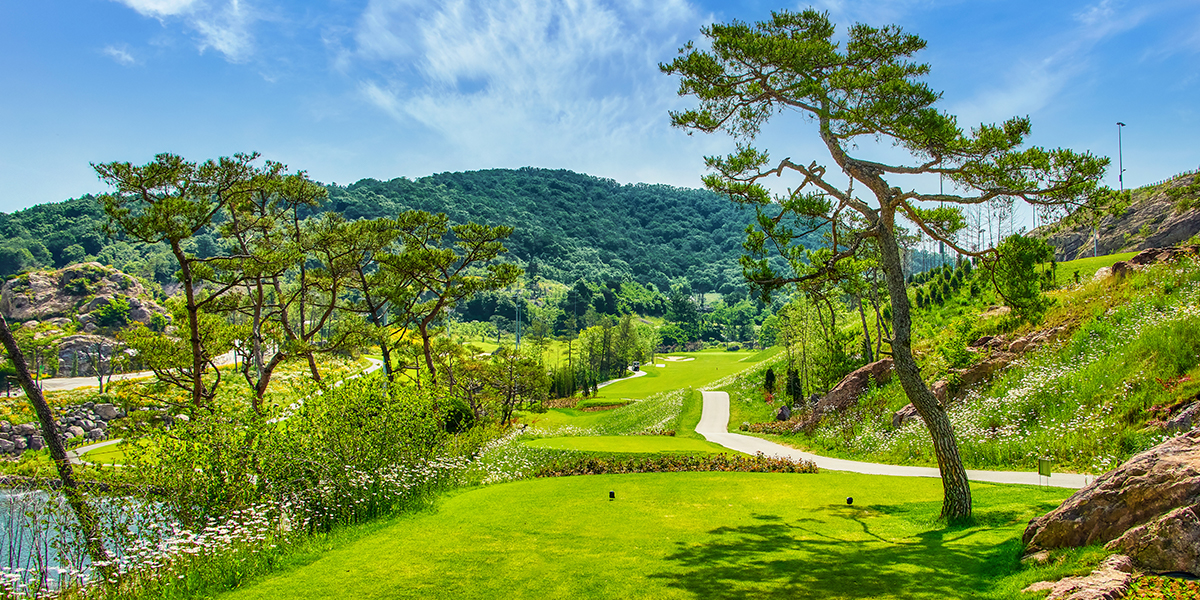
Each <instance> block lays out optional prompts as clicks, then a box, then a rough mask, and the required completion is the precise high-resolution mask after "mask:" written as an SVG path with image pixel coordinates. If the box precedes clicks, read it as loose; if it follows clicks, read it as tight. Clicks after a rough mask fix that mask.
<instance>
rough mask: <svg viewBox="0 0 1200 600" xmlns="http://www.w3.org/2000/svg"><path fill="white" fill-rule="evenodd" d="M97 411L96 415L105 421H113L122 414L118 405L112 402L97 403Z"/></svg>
mask: <svg viewBox="0 0 1200 600" xmlns="http://www.w3.org/2000/svg"><path fill="white" fill-rule="evenodd" d="M95 411H96V416H97V417H100V418H101V419H103V420H105V421H111V420H113V419H116V418H117V417H119V416H121V413H120V411H118V410H117V407H116V406H113V405H112V404H97V405H96V408H95Z"/></svg>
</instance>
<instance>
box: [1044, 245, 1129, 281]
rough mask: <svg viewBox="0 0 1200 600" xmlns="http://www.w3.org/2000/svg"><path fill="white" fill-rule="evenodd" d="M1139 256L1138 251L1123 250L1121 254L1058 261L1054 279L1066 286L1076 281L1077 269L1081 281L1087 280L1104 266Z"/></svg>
mask: <svg viewBox="0 0 1200 600" xmlns="http://www.w3.org/2000/svg"><path fill="white" fill-rule="evenodd" d="M1134 256H1137V252H1122V253H1121V254H1107V255H1105V256H1096V257H1092V258H1080V259H1077V260H1071V261H1067V262H1063V263H1058V271H1057V272H1056V273H1055V276H1054V281H1055V283H1057V284H1058V285H1059V286H1060V287H1066V286H1069V285H1073V284H1074V283H1075V271H1079V279H1080V281H1081V282H1087V281H1090V280H1091V279H1092V277H1093V276H1095V275H1096V271H1099V270H1100V269H1101V268H1103V267H1111V266H1113V265H1114V264H1115V263H1117V262H1119V261H1122V260H1129V259H1131V258H1133V257H1134Z"/></svg>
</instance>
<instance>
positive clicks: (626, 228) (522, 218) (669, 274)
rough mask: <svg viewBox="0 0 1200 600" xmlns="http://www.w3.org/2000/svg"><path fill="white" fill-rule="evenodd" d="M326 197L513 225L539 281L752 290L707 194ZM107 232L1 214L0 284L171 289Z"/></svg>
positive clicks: (728, 217)
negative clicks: (115, 273)
mask: <svg viewBox="0 0 1200 600" xmlns="http://www.w3.org/2000/svg"><path fill="white" fill-rule="evenodd" d="M328 189H329V200H328V201H327V202H326V203H325V204H324V205H323V206H322V207H321V210H333V211H338V212H341V213H343V214H344V215H345V216H346V218H348V219H352V220H353V219H358V218H374V217H380V216H395V215H397V214H399V213H401V212H403V211H405V210H408V209H419V210H425V211H430V212H444V213H446V214H447V215H448V216H449V217H450V220H451V222H454V223H465V222H467V221H468V220H475V221H479V222H486V223H491V224H495V225H511V226H512V227H513V228H514V229H515V230H514V233H513V235H512V237H511V238H510V239H509V241H508V243H507V244H506V245H507V246H508V247H509V250H510V252H509V254H508V255H507V260H511V261H512V262H515V263H517V264H519V265H521V266H522V267H524V268H525V270H526V273H527V275H528V276H529V277H531V278H533V277H537V276H541V277H543V278H545V279H549V280H554V281H561V282H565V283H572V282H575V281H578V280H580V279H584V280H588V281H622V280H624V281H636V282H639V283H641V284H650V283H653V284H654V285H655V286H656V287H657V288H658V289H660V290H667V289H670V285H671V283H673V282H675V281H677V280H679V279H681V278H683V277H686V278H687V279H688V281H689V282H690V284H691V286H692V287H693V289H695V290H696V291H697V292H713V291H715V292H721V293H729V292H731V291H734V290H735V289H740V288H742V287H744V283H743V279H742V275H741V268H740V267H739V266H738V257H739V256H740V255H741V252H742V248H741V243H742V241H743V239H744V237H745V228H746V225H747V224H748V223H750V222H751V221H752V220H753V218H754V213H753V211H752V210H750V209H744V208H741V207H739V206H737V205H735V204H734V203H732V202H730V201H729V200H728V199H726V198H723V197H721V196H718V195H716V194H714V193H712V192H709V191H707V190H702V189H688V188H677V187H672V186H668V185H650V184H625V185H622V184H618V183H617V182H615V181H613V180H611V179H601V178H599V177H592V176H590V175H584V174H580V173H575V172H572V171H566V170H546V169H534V168H528V167H527V168H523V169H517V170H511V169H491V170H485V171H469V172H462V173H441V174H437V175H431V176H428V177H423V178H420V179H407V178H398V179H393V180H391V181H377V180H374V179H364V180H361V181H359V182H357V183H354V184H352V185H349V186H345V187H343V186H339V185H330V186H328ZM104 223H105V217H104V213H103V211H102V210H101V208H100V205H99V203H98V202H97V200H96V198H95V197H94V196H92V195H86V196H83V197H80V198H74V199H71V200H66V201H63V202H58V203H53V204H42V205H38V206H34V207H31V208H28V209H25V210H20V211H16V212H14V213H12V214H4V213H0V237H2V239H3V241H0V276H9V275H12V274H14V273H18V272H20V271H22V270H27V269H35V268H43V267H51V266H54V267H61V266H65V265H67V264H70V263H74V262H80V261H84V260H97V261H99V262H101V263H104V264H107V265H110V266H113V267H116V268H118V269H121V270H123V271H126V272H130V273H133V274H137V275H140V276H142V277H145V278H146V279H151V280H155V281H158V282H160V283H167V282H169V281H171V280H172V275H173V274H174V272H175V270H176V269H177V268H178V266H177V265H176V264H175V260H174V258H173V257H172V256H171V255H170V253H169V252H168V251H167V248H166V247H165V246H163V247H158V245H149V246H146V245H143V244H139V243H136V242H130V241H128V240H125V239H122V237H120V236H117V237H115V238H109V237H108V236H106V235H105V233H104V231H103V225H104ZM216 240H217V237H216V236H213V235H200V236H198V237H197V238H196V241H195V244H196V248H195V251H196V253H197V254H198V255H201V256H204V255H206V254H211V253H215V252H216V251H217V248H216V243H217V241H216ZM807 241H808V243H811V244H819V243H820V242H821V240H820V238H819V237H818V236H813V239H812V240H807Z"/></svg>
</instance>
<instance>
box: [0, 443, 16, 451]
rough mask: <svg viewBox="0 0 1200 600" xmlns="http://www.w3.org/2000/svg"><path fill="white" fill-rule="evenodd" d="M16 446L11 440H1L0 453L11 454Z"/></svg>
mask: <svg viewBox="0 0 1200 600" xmlns="http://www.w3.org/2000/svg"><path fill="white" fill-rule="evenodd" d="M15 447H16V445H15V444H13V443H12V442H11V441H9V440H0V452H4V453H6V454H7V453H9V452H12V451H13V448H15Z"/></svg>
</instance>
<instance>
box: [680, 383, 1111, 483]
mask: <svg viewBox="0 0 1200 600" xmlns="http://www.w3.org/2000/svg"><path fill="white" fill-rule="evenodd" d="M702 393H703V395H704V411H703V413H701V416H700V423H699V424H698V425H696V433H699V434H700V435H703V436H704V438H705V439H707V440H708V441H710V442H713V443H715V444H720V445H722V446H725V447H726V448H729V449H731V450H737V451H738V452H744V453H746V454H756V453H758V452H762V453H763V454H764V455H766V456H776V457H781V458H790V459H792V460H811V461H813V462H815V463H817V466H818V467H820V468H822V469H830V470H832V471H850V472H852V473H864V474H867V475H898V476H901V477H937V478H939V479H940V478H941V473H939V472H938V470H937V469H935V468H933V467H904V466H899V465H882V464H877V463H868V462H859V461H855V460H843V459H840V458H828V457H825V456H817V455H816V454H812V453H809V452H804V451H801V450H797V449H795V448H789V447H787V446H781V445H779V444H776V443H774V442H770V441H767V440H764V439H762V438H757V437H753V436H749V435H741V434H737V433H730V432H729V430H728V426H729V394H727V393H725V392H702ZM967 478H968V479H970V480H971V481H986V482H990V483H1020V484H1025V485H1050V486H1053V487H1061V488H1071V489H1079V488H1082V487H1084V486H1085V485H1087V484H1088V483H1091V480H1092V479H1093V478H1092V477H1090V476H1085V475H1078V474H1074V473H1054V474H1053V475H1051V476H1050V477H1049V478H1045V477H1039V476H1038V474H1037V473H1036V472H1022V471H971V470H968V471H967ZM1039 479H1040V480H1041V481H1039Z"/></svg>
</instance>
